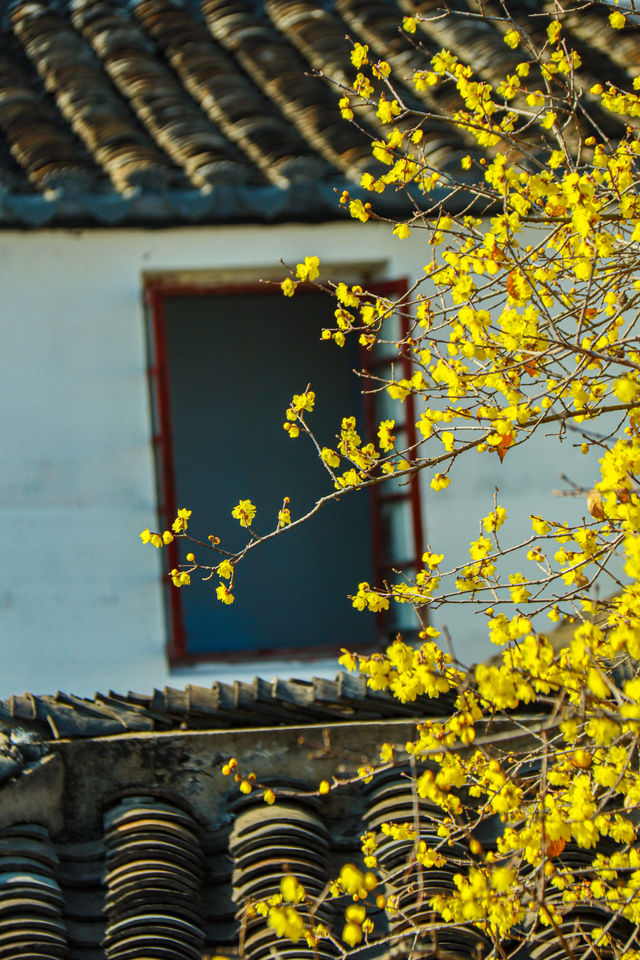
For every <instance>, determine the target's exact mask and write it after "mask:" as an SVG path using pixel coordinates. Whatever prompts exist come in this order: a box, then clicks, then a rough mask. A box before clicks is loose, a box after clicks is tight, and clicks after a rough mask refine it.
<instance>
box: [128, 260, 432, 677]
mask: <svg viewBox="0 0 640 960" xmlns="http://www.w3.org/2000/svg"><path fill="white" fill-rule="evenodd" d="M305 286H306V285H304V284H300V285H299V287H298V290H297V291H296V296H298V295H299V294H303V295H304V293H305V292H314V289H315V288H313V287H312V286H308V287H306V289H305ZM367 289H369V290H370V291H371V292H372V293H375V294H376V295H378V296H381V297H400V296H402V295H404V294H405V293H406V290H407V281H406V279H401V280H388V281H379V282H376V283H371V284H368V285H367ZM224 294H233V295H238V296H243V295H245V296H246V295H252V294H254V295H255V294H260V295H262V296H281V295H282V294H281V291H280V288H279V286H277V285H267V284H262V283H211V282H204V283H189V282H181V281H175V280H173V279H171V278H162V277H160V278H154V279H151V280H147V281H146V282H145V284H144V303H145V307H146V316H147V350H148V366H147V373H148V376H149V389H150V397H151V408H152V425H153V433H152V444H153V448H154V457H155V468H156V490H157V497H158V503H157V511H158V518H159V524H160V529H169V528H170V526H171V523H172V521H173V520H174V518H175V516H176V513H177V509H178V502H177V497H176V484H175V471H174V448H173V425H172V422H171V389H170V383H169V357H168V347H167V330H166V310H165V304H166V299H167V298H168V297H211V296H216V295H218V296H220V295H224ZM400 322H401V335H402V336H403V337H405V336H408V334H409V330H410V322H411V321H410V318H409V316H408V315H403V316H402V317H401V320H400ZM361 359H362V366H363V369H364V370H365V371H368V372H371V374H372V375H373V376H375V375H384V374H385V373H387V372H388V371H389V370H390V367H391V364H392V363H393V365H394V368H395V370H398V368H400V371H401V376H402V377H405V378H409V377H410V376H411V361H410V359H409V358H408V357H403V358H402V359H400V360H398V358H397V357H395V356H394V357H389V358H386V357H382V358H375V359H372V357H371V355H370V354H369V353H368V352H367V351H366V350H362V353H361ZM414 407H415V405H414V400H413V396H411V395H409V396H408V397H407V398H406V400H405V403H404V411H405V421H404V422H402V423H397V424H396V427H397V429H405V430H406V436H407V441H408V445H409V447H410V449H414V447H415V443H416V428H415V410H414ZM364 412H365V418H366V427H367V431H368V434H369V437H370V438H371V439H374V438H375V433H376V426H377V420H376V414H375V401H374V397H373V394H372V393H370V392H367V393H365V396H364ZM382 486H384V485H382ZM406 491H407V492H406V493H402V492H394V493H385V492H384V490H383V489H381V485H379V484H374V485H373V486H372V487H371V500H370V502H371V526H372V545H373V554H374V556H373V570H374V576H375V582H376V583H382V582H383V580H386V579H388V578H389V575H390V574H391V572H392V569H393V568H394V567H396V566H402V567H403V568H414V569H415V570H417V568H418V564H419V562H420V560H421V557H422V554H423V535H422V509H421V499H420V487H419V482H418V477H417V475H416V474H414V475H413V476H411V477H410V478H409V480H408V482H407V486H406ZM400 500H402V501H404V500H409V502H410V506H411V524H412V531H413V539H414V556H413V557H403V558H400V559H399V560H398V561H397V562H394V563H393V564H388V563H387V564H385V563H384V562H383V556H384V549H383V535H384V532H383V522H382V512H381V511H382V507H383V505H384V504H385V503H389V502H393V501H400ZM163 558H164V568H163V582H164V584H165V587H166V590H167V591H168V593H167V594H166V595H165V596H166V607H165V609H166V613H167V635H168V640H167V648H166V650H167V659H168V662H169V665H170V666H171V667H183V666H188V665H190V664H195V663H199V662H203V661H204V662H207V661H211V662H214V661H220V660H233V659H237V657H238V654H229V653H227V654H225V653H223V652H216V653H205V654H193V653H189V651H188V648H187V635H186V631H185V626H184V616H183V607H182V593H181V591H180V590H176V589H175V588H172V586H171V583H170V581H169V578H168V576H167V573H168V571H169V570H171V569H173V568H174V567H176V566H177V565H178V562H179V557H178V544H177V542H176V541H175V540H174V541H173V542H172V543H170V544H169V545H168V547H167V548H166V550H163ZM378 631H379V635H380V636H381V637H383V636H384V634H385V618H384V614H378ZM387 637H388V633H387ZM387 637H385V640H386V639H387ZM333 652H335V651H334V647H331V649H329V648H328V647H327V648H320V647H317V648H314V650H313V654H312V656H313V657H316V656H321V655H323V654H327V655H328V654H331V653H333ZM291 654H297V655H300V656H305V657H309V655H310V654H309V650H308V648H305V649H304V650H296V649H293V650H292V649H287V650H285V649H282V650H277V651H274V652H273V656H274V657H281V656H285V655H291ZM244 656H246V654H244ZM260 657H261V658H264V659H266V655H265V654H260Z"/></svg>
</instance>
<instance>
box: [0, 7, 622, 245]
mask: <svg viewBox="0 0 640 960" xmlns="http://www.w3.org/2000/svg"><path fill="white" fill-rule="evenodd" d="M437 6H438V3H436V2H435V0H427V2H420V3H416V2H415V0H325V2H320V0H295V2H291V0H263V2H261V0H254V2H248V0H12V2H11V3H10V4H9V7H8V9H7V11H6V12H5V15H4V17H3V18H2V20H0V223H1V224H4V225H5V226H16V227H17V226H20V227H43V226H72V225H75V226H111V225H114V226H119V225H125V226H126V225H147V226H152V225H156V226H170V225H179V224H190V223H196V224H198V223H199V224H206V223H231V222H273V221H284V220H287V221H317V220H329V219H336V218H340V217H342V216H344V211H343V210H341V209H340V207H339V205H338V202H337V194H339V193H340V192H341V191H342V190H343V189H349V190H350V191H351V192H352V193H354V195H357V194H358V192H360V195H364V194H363V193H362V191H360V188H359V186H358V184H359V180H360V176H361V174H362V172H363V171H364V170H365V169H369V168H370V167H371V166H372V163H373V161H372V159H371V156H370V147H369V141H370V138H371V137H379V136H380V135H381V134H382V133H383V132H385V131H386V128H384V127H383V126H381V124H380V121H379V120H378V118H377V117H376V115H375V110H373V109H371V108H359V109H358V113H357V118H358V122H359V124H360V126H361V127H362V130H358V129H357V128H356V127H354V126H351V125H349V124H347V123H345V122H344V121H343V120H342V119H341V117H340V115H339V111H338V107H337V101H338V98H339V96H340V91H339V89H338V87H337V86H336V82H347V84H349V83H350V73H351V68H350V65H349V62H348V56H349V49H350V45H349V42H348V41H347V40H346V39H345V38H346V37H347V36H349V37H350V38H353V39H354V40H356V39H360V40H362V41H363V42H366V43H368V44H369V45H370V47H371V50H372V54H373V55H374V56H384V57H386V58H387V59H388V60H389V62H390V63H391V64H392V67H393V69H394V79H395V81H396V82H397V83H398V84H399V90H400V92H401V94H402V96H403V97H404V98H405V101H406V103H407V105H408V106H412V105H415V106H416V107H418V108H419V107H420V106H426V107H427V108H430V109H434V108H435V109H436V110H438V109H442V107H443V106H444V107H450V106H452V105H453V100H452V99H451V97H452V93H451V91H450V90H448V89H447V88H444V89H443V90H440V89H437V90H435V91H434V90H433V89H432V88H428V89H427V90H426V91H416V90H415V89H414V88H413V84H412V82H411V76H412V72H413V71H414V70H415V69H419V68H421V67H424V66H425V65H426V63H427V62H428V57H429V56H431V55H432V54H433V53H434V52H435V51H437V50H438V49H440V48H441V47H442V46H444V47H447V48H448V49H450V50H452V51H453V52H454V53H456V54H457V55H458V56H459V57H460V58H461V59H462V60H468V61H469V62H471V64H472V65H473V67H474V69H475V70H476V71H477V75H478V76H480V77H483V78H484V79H487V80H495V78H496V77H497V76H498V74H503V73H504V71H505V70H506V69H508V68H509V67H510V66H513V65H515V63H516V62H517V60H518V59H519V55H518V51H511V50H510V49H509V48H508V47H506V46H505V44H504V43H503V33H504V29H505V28H506V24H505V23H504V22H501V21H500V19H499V17H500V16H501V15H502V7H501V5H499V4H497V3H494V2H493V0H486V2H485V3H484V7H483V9H486V10H487V11H488V12H489V13H494V14H496V17H497V18H496V19H494V20H492V21H490V22H488V23H483V22H482V21H481V20H480V19H478V17H477V16H471V17H470V18H466V19H465V18H464V17H456V16H453V15H448V16H441V15H438V16H434V17H433V19H429V20H427V21H425V22H423V23H422V24H421V25H420V28H419V30H418V32H417V34H416V35H415V37H413V38H412V37H410V36H407V35H406V34H402V32H401V31H399V29H398V27H399V24H400V23H401V20H402V17H403V15H405V14H407V13H415V12H416V10H417V11H419V12H421V13H423V14H425V15H427V16H429V15H430V14H432V13H433V12H434V10H435V8H436V7H437ZM494 7H495V10H494ZM457 8H459V9H461V10H465V9H468V12H469V13H471V14H472V15H473V14H477V12H478V9H479V8H478V7H477V6H476V5H475V3H474V0H469V2H468V8H466V7H465V5H464V2H463V0H460V3H459V4H457ZM510 8H511V9H512V10H513V14H514V16H515V17H516V19H523V18H524V17H525V15H526V13H527V12H529V9H530V8H531V9H534V8H535V10H536V11H537V12H540V13H541V14H542V16H541V17H540V18H538V20H537V21H536V23H537V24H538V26H537V27H536V26H535V24H534V25H533V26H532V25H531V24H528V26H529V27H531V29H534V30H538V31H539V32H541V35H544V29H545V26H546V22H547V19H548V18H549V17H551V16H553V15H554V13H553V4H551V3H550V4H549V5H548V9H547V8H546V7H545V5H544V4H543V3H538V2H534V0H532V4H525V3H523V2H519V0H511V2H510ZM523 22H524V20H523ZM566 32H567V35H568V37H569V39H570V41H571V42H573V41H575V43H576V44H577V47H578V49H579V51H580V54H581V56H582V59H583V68H582V74H581V77H582V78H583V79H582V80H581V81H580V82H582V83H583V85H584V86H585V87H586V89H587V90H588V88H589V86H590V83H591V81H592V80H593V78H594V77H595V78H598V79H603V78H604V79H611V80H613V82H620V83H622V82H626V83H627V84H629V83H630V82H631V79H632V77H633V76H635V74H636V73H637V72H638V68H639V67H640V41H639V40H638V38H637V36H636V35H635V34H633V32H632V31H617V32H616V35H615V36H612V31H611V30H609V28H608V26H607V23H606V12H605V11H603V10H601V9H598V8H597V7H590V8H588V9H585V10H581V11H580V13H579V14H576V15H575V16H574V15H567V18H566ZM416 44H418V46H416ZM318 73H322V74H323V78H322V79H321V78H319V76H318V75H317V74H318ZM594 108H596V109H597V105H596V104H595V101H594ZM598 120H599V122H600V123H601V124H603V125H604V129H605V130H607V132H609V133H610V134H611V135H613V136H615V135H617V134H618V133H619V132H620V130H621V127H620V125H619V124H618V122H617V120H616V118H612V117H611V116H605V115H602V116H600V115H598ZM425 133H426V137H425V142H426V144H427V147H428V155H429V159H430V162H431V163H432V164H433V165H434V167H435V168H437V169H439V170H442V171H446V170H449V169H453V170H456V171H457V172H458V173H459V172H460V166H459V161H460V158H461V157H462V156H464V155H466V154H467V153H473V151H474V142H473V141H472V140H469V139H467V138H465V136H464V134H463V133H462V132H461V131H460V130H457V129H452V128H451V127H450V126H448V125H447V124H446V123H444V122H442V121H439V120H437V119H434V120H431V121H429V122H428V123H427V124H426V125H425ZM433 196H434V195H432V199H433ZM376 204H377V205H378V207H379V208H380V210H381V212H383V213H385V212H386V213H388V214H389V215H393V216H398V215H400V214H401V213H402V212H403V211H406V210H407V209H408V206H407V201H406V199H405V198H404V197H403V195H402V194H401V193H397V192H395V191H391V192H387V193H385V194H383V195H382V196H379V195H376Z"/></svg>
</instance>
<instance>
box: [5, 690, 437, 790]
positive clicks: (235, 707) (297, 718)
mask: <svg viewBox="0 0 640 960" xmlns="http://www.w3.org/2000/svg"><path fill="white" fill-rule="evenodd" d="M452 706H453V696H452V695H442V696H440V697H439V698H438V699H437V700H431V699H429V698H427V697H421V698H420V699H418V700H415V701H414V702H413V703H407V704H402V703H400V702H399V701H398V700H396V699H395V698H394V697H392V696H391V694H390V693H388V692H387V691H380V690H371V689H370V688H369V687H367V685H366V679H365V677H363V676H353V675H349V674H347V673H339V674H338V675H337V676H336V679H335V680H326V679H320V678H316V679H314V680H312V681H303V680H280V679H276V680H274V681H273V682H268V681H266V680H261V679H260V678H258V677H256V678H255V680H254V681H253V682H252V683H243V682H240V681H236V682H235V683H233V684H228V683H220V682H217V683H214V685H213V686H212V687H199V686H194V685H193V684H189V685H188V686H187V687H186V688H185V689H184V690H176V689H173V688H171V687H165V688H164V690H154V692H153V694H151V695H144V694H138V693H132V692H129V693H128V694H126V695H123V694H117V693H113V692H110V693H109V694H108V695H105V694H99V693H97V694H96V695H95V697H94V699H93V700H88V699H83V698H81V697H74V696H70V695H69V694H65V693H56V694H55V695H53V696H34V695H33V694H29V693H25V694H24V695H23V696H11V697H9V698H8V699H7V700H4V701H3V700H0V729H1V728H2V727H3V726H4V727H5V728H6V729H7V730H9V731H11V730H15V728H17V727H19V728H20V729H22V730H23V731H28V732H31V733H33V734H36V735H37V736H38V737H39V738H41V739H42V740H60V739H67V738H75V737H101V736H112V735H114V734H118V733H135V732H142V731H152V730H156V731H161V730H176V729H182V730H184V729H189V730H226V729H234V728H235V729H237V728H242V727H277V726H294V725H304V724H310V723H312V724H315V723H340V722H351V721H353V720H383V719H384V718H394V719H400V718H402V717H406V718H411V717H418V716H426V715H429V716H445V715H448V714H449V713H450V711H451V709H452ZM0 747H1V744H0ZM8 775H9V774H8ZM0 780H2V767H1V760H0Z"/></svg>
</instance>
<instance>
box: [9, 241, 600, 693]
mask: <svg viewBox="0 0 640 960" xmlns="http://www.w3.org/2000/svg"><path fill="white" fill-rule="evenodd" d="M308 253H315V254H317V255H318V256H319V257H320V258H321V261H322V262H325V263H326V262H330V263H332V264H342V265H344V268H345V272H353V270H354V269H356V267H359V265H362V264H363V263H369V264H377V267H376V270H375V271H374V272H375V273H376V278H382V277H388V278H396V277H399V276H405V275H406V276H409V277H411V276H414V275H416V274H418V273H419V272H420V270H421V268H422V266H423V265H424V263H425V262H426V260H427V259H429V257H428V255H427V251H426V249H425V247H424V245H423V243H422V242H421V241H420V239H418V238H417V235H416V237H412V238H411V239H410V240H405V241H398V240H397V239H395V238H391V237H390V231H389V229H388V228H387V227H385V226H383V225H367V227H366V228H363V227H362V226H361V225H359V224H352V223H345V224H338V225H321V226H313V227H297V226H277V227H247V226H243V227H220V228H189V229H182V230H172V231H164V230H161V231H144V230H127V231H125V230H95V231H80V232H68V231H38V232H33V233H20V232H11V233H5V234H3V235H2V236H0V289H1V290H2V311H1V317H2V319H1V329H2V344H3V350H2V361H0V362H1V364H2V375H1V378H0V391H1V395H2V407H1V409H2V421H3V425H2V438H3V456H2V461H1V463H2V466H1V467H0V510H1V514H2V518H1V522H2V530H3V541H4V547H3V558H4V563H3V565H2V566H3V574H2V581H1V583H0V664H1V669H0V696H6V695H8V694H10V693H12V692H21V691H23V690H25V689H26V690H30V691H32V692H35V693H46V692H51V691H54V690H55V689H64V690H67V691H69V692H73V693H78V694H91V693H93V692H94V691H95V690H97V689H100V690H107V689H108V688H113V689H116V690H125V689H135V690H140V691H147V690H149V689H151V688H152V687H153V686H162V685H164V684H172V685H174V686H182V685H184V683H185V682H189V680H190V679H193V681H194V682H198V683H209V682H211V681H212V680H213V679H217V678H218V679H233V678H242V679H246V678H248V677H251V676H254V675H255V674H257V673H259V674H260V675H262V676H265V677H270V676H272V675H274V674H275V673H279V674H280V675H285V676H300V677H304V676H311V675H313V674H324V675H331V674H333V673H334V672H335V664H334V663H333V662H332V661H325V662H319V663H315V664H312V665H309V664H297V663H294V662H292V661H291V660H287V661H285V662H278V663H274V662H269V663H266V664H262V665H260V664H256V663H243V664H236V665H227V666H224V667H219V668H216V667H213V666H207V667H206V668H204V667H200V668H198V669H197V670H193V671H181V672H180V673H177V674H173V675H170V674H169V672H168V669H167V667H166V663H165V658H164V623H163V616H162V603H161V589H160V583H159V567H158V560H159V557H158V555H157V554H156V552H155V551H154V550H151V549H150V548H149V547H147V548H146V549H145V548H143V547H142V546H141V544H140V540H139V538H138V532H139V531H140V530H141V529H143V528H144V527H146V526H151V527H153V526H154V524H155V522H156V517H155V492H154V480H153V464H152V450H151V444H150V420H149V404H148V386H147V375H146V361H145V344H144V322H143V308H142V298H141V291H142V274H143V272H144V271H162V270H171V271H173V270H178V269H185V270H197V269H200V270H202V269H205V270H220V271H231V272H233V271H234V270H236V269H240V268H242V269H243V270H244V274H243V279H246V276H247V275H246V271H247V270H248V269H249V270H250V271H252V272H253V274H254V276H255V278H256V279H257V278H259V277H261V276H265V275H267V274H268V273H270V274H271V275H273V270H274V268H275V269H278V263H277V261H278V258H279V257H282V258H283V259H284V260H285V261H287V262H289V263H295V262H296V261H297V260H299V259H300V258H302V257H304V255H305V254H308ZM350 268H351V270H350ZM567 447H568V445H565V450H566V449H567ZM585 459H586V458H583V457H581V456H580V454H579V453H578V454H573V456H570V457H568V458H567V459H566V461H565V459H564V458H563V459H562V460H561V459H558V455H557V452H556V447H555V445H551V444H550V443H549V442H548V441H545V440H544V439H543V438H542V437H541V438H539V439H538V440H537V441H536V442H535V445H532V447H531V448H530V449H529V452H528V454H527V455H526V456H520V455H519V456H516V455H515V454H514V455H513V456H511V455H510V456H508V457H507V458H506V460H505V463H504V465H502V466H501V465H500V464H499V463H498V461H497V458H496V457H489V456H487V457H486V459H485V460H484V461H483V462H478V461H477V460H476V462H475V463H474V466H473V469H472V470H471V471H470V469H469V464H468V463H467V464H466V465H463V464H461V465H460V469H459V470H456V474H457V477H456V483H454V484H453V485H452V487H451V488H450V489H449V490H448V491H445V492H443V493H440V494H439V495H437V496H435V495H430V494H429V495H427V498H426V503H425V507H426V526H427V537H428V539H429V541H430V542H431V545H432V546H433V548H434V549H437V550H442V549H443V548H445V547H447V546H448V548H449V552H451V553H452V555H453V556H454V557H458V558H459V559H460V560H462V559H464V556H465V547H464V544H466V543H468V540H469V538H470V537H471V536H474V535H476V533H477V526H476V524H477V517H478V516H479V515H481V514H482V513H486V512H488V511H489V509H491V505H492V497H493V487H494V485H495V484H496V483H498V484H499V485H500V486H501V488H502V492H501V495H500V501H501V502H502V503H503V504H504V505H505V506H507V507H508V509H509V511H510V512H513V513H516V512H517V511H520V512H521V513H524V515H525V516H526V515H528V514H529V513H530V512H534V513H536V512H541V511H545V510H547V511H548V510H549V507H550V499H551V498H550V495H549V490H550V488H553V487H558V486H559V485H560V481H559V474H560V472H561V471H562V470H565V471H566V472H569V473H572V474H573V476H574V478H575V479H576V480H577V481H578V482H581V483H588V482H590V480H591V479H592V474H593V464H591V465H589V466H587V465H586V464H585ZM551 509H552V510H553V511H555V512H556V513H558V514H562V515H563V516H564V515H569V514H571V515H574V516H575V515H581V514H582V513H583V512H584V505H583V503H582V502H578V501H570V500H562V501H560V502H558V501H556V502H555V503H551ZM468 521H470V522H472V523H473V526H472V529H471V530H470V531H469V530H468V529H467V524H468ZM524 527H525V528H526V529H528V521H525V522H524ZM354 584H357V572H355V573H354ZM443 619H444V620H445V621H446V622H447V623H448V625H449V627H450V628H451V630H452V632H453V633H454V640H455V644H456V649H457V651H458V652H459V654H460V655H461V656H462V657H463V658H465V659H466V660H469V661H471V660H477V659H478V658H480V657H482V656H483V655H484V654H485V653H486V652H489V653H491V652H493V650H492V649H491V648H489V647H488V645H487V644H486V642H485V641H484V640H483V639H482V637H483V633H482V630H481V627H480V626H475V624H474V623H472V622H471V623H470V621H469V616H468V614H467V613H466V612H465V611H461V612H459V611H454V610H448V611H447V614H446V616H445V617H441V616H439V617H438V620H443ZM345 643H348V638H345Z"/></svg>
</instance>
